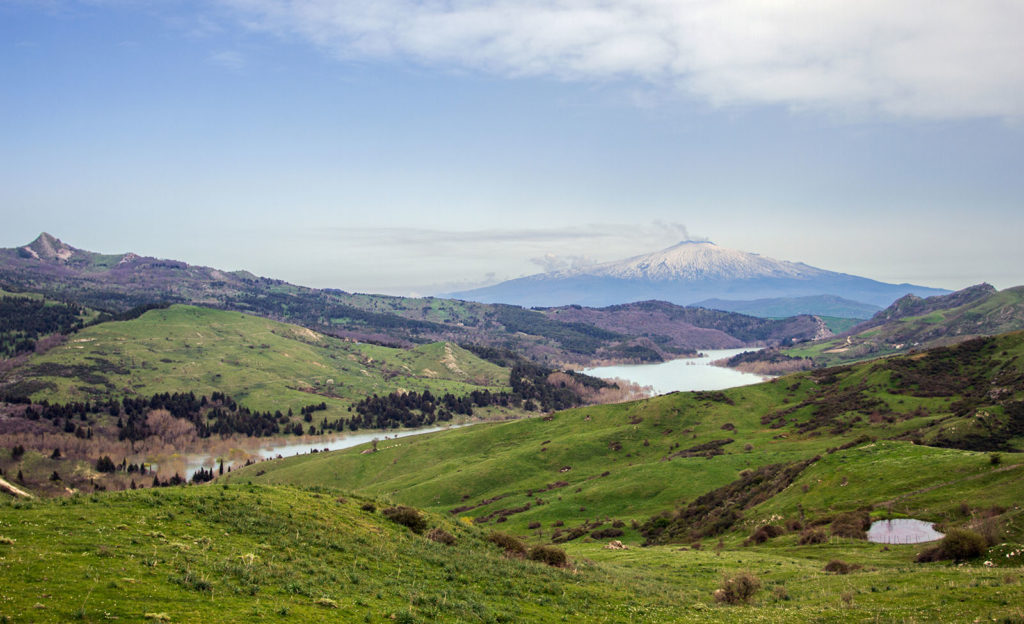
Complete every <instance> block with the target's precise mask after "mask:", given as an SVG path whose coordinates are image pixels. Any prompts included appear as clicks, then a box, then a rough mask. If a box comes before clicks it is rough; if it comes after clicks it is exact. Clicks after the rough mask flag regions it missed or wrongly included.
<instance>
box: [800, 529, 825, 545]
mask: <svg viewBox="0 0 1024 624" xmlns="http://www.w3.org/2000/svg"><path fill="white" fill-rule="evenodd" d="M827 540H828V536H827V535H825V532H824V531H822V530H821V529H805V530H804V532H803V533H801V534H800V540H799V544H800V545H801V546H808V545H810V544H824V543H825V542H826V541H827Z"/></svg>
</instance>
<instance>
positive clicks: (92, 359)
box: [6, 305, 508, 417]
mask: <svg viewBox="0 0 1024 624" xmlns="http://www.w3.org/2000/svg"><path fill="white" fill-rule="evenodd" d="M6 381H7V382H8V383H12V382H13V383H12V385H11V387H10V388H9V390H8V391H9V392H11V393H12V394H17V393H19V391H24V390H28V391H29V392H27V394H31V396H32V398H33V399H36V400H42V399H46V400H48V401H50V402H68V401H84V400H86V399H92V398H96V397H107V396H113V397H118V396H123V395H132V394H142V395H150V394H154V393H158V392H189V391H192V392H195V393H196V394H197V395H199V394H207V395H209V394H210V393H212V392H214V391H219V392H225V393H227V394H229V395H231V396H232V397H233V398H235V399H236V400H237V401H239V402H240V403H242V404H244V405H246V406H247V407H250V408H251V409H255V410H282V411H287V410H288V409H289V408H291V409H293V410H294V411H296V412H298V410H299V408H301V407H302V406H304V405H309V404H313V403H320V402H321V401H323V402H325V403H327V405H328V408H329V410H328V412H327V413H326V415H327V416H328V417H337V416H340V415H341V412H343V411H344V410H346V409H347V407H348V406H349V405H351V404H353V403H354V402H356V401H358V400H360V399H362V398H364V397H366V396H369V395H371V394H374V393H378V394H387V393H389V392H393V391H396V390H399V389H404V390H408V391H421V392H422V391H423V390H427V389H429V390H430V391H431V392H433V393H435V394H443V393H446V392H451V393H453V394H456V395H463V394H466V393H468V392H470V391H472V390H474V389H479V388H481V387H486V388H489V389H490V390H492V391H501V390H506V389H508V370H507V369H503V368H501V367H499V366H496V365H494V364H491V363H489V362H486V361H484V360H481V359H480V358H478V357H476V356H475V355H473V354H471V353H469V352H468V351H465V350H463V349H461V348H460V347H458V346H456V345H452V344H448V343H433V344H427V345H421V346H418V347H416V348H413V349H409V350H404V349H395V348H388V347H381V346H377V345H371V344H362V343H355V342H349V341H344V340H339V339H336V338H332V337H329V336H324V335H322V334H318V333H316V332H313V331H311V330H308V329H305V328H303V327H298V326H296V325H287V324H284V323H277V322H274V321H270V320H267V319H263V318H259V317H255V316H249V315H245V314H240V313H238V312H226V311H221V310H212V309H208V308H197V307H191V306H182V305H175V306H171V307H170V308H167V309H163V310H151V311H149V312H146V313H145V314H143V315H142V316H141V317H139V318H137V319H134V320H131V321H121V322H109V323H103V324H100V325H97V326H93V327H88V328H86V329H84V330H82V331H80V332H78V333H77V334H74V335H72V336H71V337H70V339H69V340H68V341H67V343H65V344H63V345H61V346H60V347H57V348H55V349H53V350H51V351H49V352H48V353H46V354H45V355H41V356H33V357H32V358H31V359H30V360H29V361H28V362H27V364H26V365H25V366H24V367H22V368H20V369H16V370H15V371H13V372H10V373H8V374H7V380H6Z"/></svg>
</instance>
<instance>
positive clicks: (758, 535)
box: [746, 524, 786, 544]
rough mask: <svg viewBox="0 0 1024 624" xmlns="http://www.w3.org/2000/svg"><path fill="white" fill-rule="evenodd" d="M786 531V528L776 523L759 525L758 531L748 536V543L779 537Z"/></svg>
mask: <svg viewBox="0 0 1024 624" xmlns="http://www.w3.org/2000/svg"><path fill="white" fill-rule="evenodd" d="M785 532H786V530H785V529H783V528H782V527H780V526H775V525H774V524H765V525H763V526H760V527H758V528H757V530H756V531H754V532H753V533H751V534H750V537H749V538H747V541H746V543H747V544H751V543H753V544H763V543H765V542H767V541H768V540H770V539H771V538H773V537H778V536H780V535H782V534H783V533H785Z"/></svg>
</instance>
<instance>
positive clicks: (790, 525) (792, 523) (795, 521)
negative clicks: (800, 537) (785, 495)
mask: <svg viewBox="0 0 1024 624" xmlns="http://www.w3.org/2000/svg"><path fill="white" fill-rule="evenodd" d="M802 528H804V523H803V522H801V521H800V519H799V518H790V519H789V520H786V529H788V530H790V531H799V530H800V529H802Z"/></svg>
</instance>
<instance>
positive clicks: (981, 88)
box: [221, 0, 1024, 119]
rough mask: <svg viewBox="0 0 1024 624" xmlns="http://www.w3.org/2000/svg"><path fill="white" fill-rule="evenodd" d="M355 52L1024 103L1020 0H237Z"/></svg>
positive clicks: (815, 102)
mask: <svg viewBox="0 0 1024 624" xmlns="http://www.w3.org/2000/svg"><path fill="white" fill-rule="evenodd" d="M221 2H222V4H225V5H227V6H229V7H232V8H233V9H235V10H236V11H237V12H238V13H239V14H240V16H241V19H243V21H244V22H245V23H246V24H247V25H249V26H250V27H252V28H255V29H259V30H265V31H270V32H273V33H276V34H282V35H286V36H293V37H298V38H301V39H305V40H308V41H310V42H312V43H313V44H315V45H317V46H321V47H323V48H325V49H327V50H329V51H330V52H331V53H332V54H335V55H337V56H339V57H341V58H346V59H349V58H355V59H358V58H397V59H409V60H413V61H415V62H419V63H423V64H427V65H431V66H439V67H453V68H469V69H474V70H479V71H485V72H490V73H495V74H500V75H507V76H554V77H558V78H562V79H568V80H604V79H611V78H620V77H628V78H640V79H642V80H645V81H647V82H649V83H651V84H654V85H658V86H659V87H662V88H668V89H669V90H673V91H674V90H679V91H681V92H683V93H687V94H690V95H692V96H696V97H698V98H701V99H704V100H706V101H709V102H711V103H713V104H716V105H730V104H738V105H749V104H755V105H757V104H779V105H784V106H789V107H792V108H798V109H801V108H807V109H816V110H825V111H840V112H844V113H845V112H855V113H859V112H864V113H882V114H885V115H890V116H906V117H917V118H933V119H939V118H957V117H1003V118H1017V117H1020V116H1021V115H1022V113H1024V63H1021V62H1020V59H1021V58H1024V37H1021V36H1020V25H1021V24H1022V23H1024V3H1021V2H1016V1H1013V0H947V1H942V2H935V1H934V0H898V1H896V2H893V1H892V0H857V1H855V2H851V1H849V0H818V1H816V2H796V1H792V0H785V1H781V2H780V1H778V0H554V1H541V0H494V1H484V0H450V1H447V2H419V1H415V0H376V1H374V2H361V1H360V2H357V1H353V0H291V1H290V2H279V1H277V0H221Z"/></svg>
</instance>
